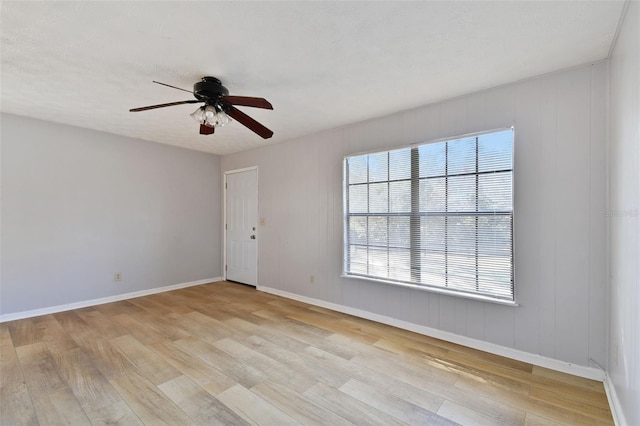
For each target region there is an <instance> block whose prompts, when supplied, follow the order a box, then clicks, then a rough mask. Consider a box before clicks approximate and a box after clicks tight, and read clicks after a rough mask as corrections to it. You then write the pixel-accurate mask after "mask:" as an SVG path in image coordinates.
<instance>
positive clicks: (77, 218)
mask: <svg viewBox="0 0 640 426" xmlns="http://www.w3.org/2000/svg"><path fill="white" fill-rule="evenodd" d="M1 118H2V134H1V135H2V138H1V141H2V142H1V143H2V145H1V147H2V158H1V161H2V162H1V183H2V205H1V216H0V217H1V230H2V238H1V241H0V242H1V244H2V260H1V279H2V285H1V289H0V296H1V304H0V313H2V314H9V313H15V312H22V311H28V310H32V309H38V308H46V307H52V306H57V305H62V304H67V303H73V302H82V301H86V300H90V299H96V298H102V297H108V296H114V295H118V294H123V293H129V292H134V291H141V290H147V289H152V288H154V287H162V286H167V285H172V284H180V283H185V282H191V281H195V280H200V279H207V278H213V277H219V276H221V275H222V269H221V260H220V259H221V229H220V223H221V183H220V158H219V157H217V156H215V155H211V154H205V153H201V152H195V151H189V150H185V149H179V148H175V147H170V146H166V145H160V144H156V143H152V142H146V141H141V140H135V139H129V138H125V137H120V136H115V135H111V134H107V133H101V132H97V131H92V130H86V129H80V128H76V127H71V126H65V125H60V124H55V123H50V122H44V121H38V120H32V119H27V118H23V117H18V116H14V115H7V114H2V117H1ZM115 272H121V273H122V281H120V282H115V281H114V273H115Z"/></svg>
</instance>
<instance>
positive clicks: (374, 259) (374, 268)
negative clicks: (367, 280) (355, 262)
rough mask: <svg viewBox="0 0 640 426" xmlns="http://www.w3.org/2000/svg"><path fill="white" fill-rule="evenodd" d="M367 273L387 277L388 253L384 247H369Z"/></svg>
mask: <svg viewBox="0 0 640 426" xmlns="http://www.w3.org/2000/svg"><path fill="white" fill-rule="evenodd" d="M369 275H373V276H376V277H380V278H389V253H387V249H386V248H383V249H381V248H374V247H369Z"/></svg>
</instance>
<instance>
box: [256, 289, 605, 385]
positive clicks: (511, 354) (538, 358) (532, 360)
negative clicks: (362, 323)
mask: <svg viewBox="0 0 640 426" xmlns="http://www.w3.org/2000/svg"><path fill="white" fill-rule="evenodd" d="M257 289H258V290H260V291H264V292H265V293H271V294H275V295H276V296H282V297H286V298H287V299H293V300H297V301H300V302H304V303H308V304H310V305H315V306H320V307H322V308H327V309H331V310H333V311H337V312H342V313H345V314H349V315H353V316H356V317H360V318H364V319H368V320H372V321H376V322H379V323H382V324H387V325H391V326H394V327H398V328H402V329H405V330H409V331H413V332H414V333H418V334H423V335H425V336H429V337H433V338H436V339H441V340H446V341H448V342H452V343H457V344H459V345H462V346H467V347H470V348H474V349H478V350H481V351H484V352H489V353H492V354H495V355H500V356H504V357H507V358H511V359H515V360H518V361H522V362H526V363H529V364H533V365H537V366H540V367H545V368H549V369H551V370H556V371H560V372H562V373H567V374H572V375H574V376H579V377H584V378H587V379H591V380H597V381H600V382H602V381H604V379H605V373H604V372H603V371H602V370H599V369H596V368H593V367H587V366H582V365H577V364H572V363H570V362H565V361H559V360H557V359H553V358H548V357H545V356H542V355H537V354H532V353H529V352H524V351H521V350H518V349H513V348H509V347H506V346H501V345H496V344H495V343H489V342H485V341H482V340H477V339H472V338H470V337H465V336H461V335H459V334H455V333H450V332H448V331H442V330H438V329H436V328H431V327H427V326H424V325H419V324H414V323H411V322H408V321H403V320H399V319H396V318H392V317H388V316H385V315H380V314H376V313H373V312H369V311H365V310H362V309H357V308H352V307H350V306H344V305H339V304H336V303H331V302H326V301H324V300H319V299H314V298H311V297H306V296H301V295H299V294H295V293H289V292H288V291H282V290H278V289H275V288H271V287H264V286H258V287H257Z"/></svg>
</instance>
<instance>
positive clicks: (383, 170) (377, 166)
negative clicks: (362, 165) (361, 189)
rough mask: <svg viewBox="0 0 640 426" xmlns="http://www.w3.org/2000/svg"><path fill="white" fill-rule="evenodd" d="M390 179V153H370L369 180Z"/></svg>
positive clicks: (380, 180)
mask: <svg viewBox="0 0 640 426" xmlns="http://www.w3.org/2000/svg"><path fill="white" fill-rule="evenodd" d="M388 179H389V154H388V153H387V152H381V153H379V154H369V182H382V181H386V180H388Z"/></svg>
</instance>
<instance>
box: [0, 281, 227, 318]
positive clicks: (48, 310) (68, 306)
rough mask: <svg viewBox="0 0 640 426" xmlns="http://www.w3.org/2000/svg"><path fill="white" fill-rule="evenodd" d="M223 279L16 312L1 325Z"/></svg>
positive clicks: (8, 315)
mask: <svg viewBox="0 0 640 426" xmlns="http://www.w3.org/2000/svg"><path fill="white" fill-rule="evenodd" d="M223 280H224V278H223V277H215V278H208V279H205V280H198V281H190V282H187V283H181V284H173V285H168V286H164V287H156V288H150V289H148V290H140V291H134V292H132V293H124V294H117V295H115V296H108V297H101V298H99V299H91V300H83V301H82V302H75V303H67V304H65V305H58V306H51V307H48V308H40V309H33V310H30V311H22V312H14V313H10V314H2V315H0V323H2V322H6V321H14V320H19V319H24V318H31V317H37V316H40V315H48V314H55V313H56V312H63V311H70V310H72V309H80V308H86V307H89V306H95V305H102V304H105V303H111V302H118V301H120V300H125V299H133V298H135V297H141V296H148V295H150V294H156V293H164V292H165V291H171V290H178V289H180V288H185V287H192V286H195V285H201V284H207V283H212V282H217V281H223Z"/></svg>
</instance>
